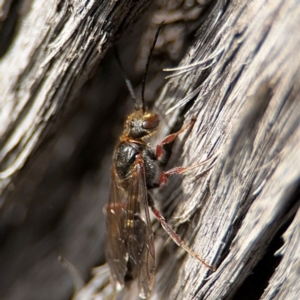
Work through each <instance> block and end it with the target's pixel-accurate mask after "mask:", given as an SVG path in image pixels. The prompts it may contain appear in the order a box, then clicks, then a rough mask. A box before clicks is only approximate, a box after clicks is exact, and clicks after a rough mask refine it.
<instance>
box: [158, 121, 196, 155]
mask: <svg viewBox="0 0 300 300" xmlns="http://www.w3.org/2000/svg"><path fill="white" fill-rule="evenodd" d="M194 123H195V119H192V121H191V122H190V123H188V124H187V125H186V126H185V127H183V128H181V129H180V130H179V131H177V132H175V133H172V134H170V135H167V136H166V137H165V138H164V139H163V140H162V141H161V142H160V143H159V144H158V145H157V146H156V159H160V158H161V157H162V156H163V155H164V149H163V146H164V145H167V144H169V143H171V142H173V141H174V140H175V139H176V137H177V136H178V135H179V134H180V133H181V132H184V131H186V130H187V129H189V128H190V127H191V126H192V125H193V124H194Z"/></svg>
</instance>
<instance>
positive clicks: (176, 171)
mask: <svg viewBox="0 0 300 300" xmlns="http://www.w3.org/2000/svg"><path fill="white" fill-rule="evenodd" d="M211 159H212V157H210V158H208V159H205V160H203V161H200V162H199V163H197V164H195V165H192V166H189V167H175V168H173V169H170V170H168V171H165V172H162V173H161V174H160V177H159V181H158V185H159V186H161V185H164V184H166V183H167V181H168V178H169V177H170V176H172V175H176V174H182V173H185V172H187V171H190V170H192V169H195V168H197V167H200V166H201V165H203V164H205V163H207V162H209V161H211Z"/></svg>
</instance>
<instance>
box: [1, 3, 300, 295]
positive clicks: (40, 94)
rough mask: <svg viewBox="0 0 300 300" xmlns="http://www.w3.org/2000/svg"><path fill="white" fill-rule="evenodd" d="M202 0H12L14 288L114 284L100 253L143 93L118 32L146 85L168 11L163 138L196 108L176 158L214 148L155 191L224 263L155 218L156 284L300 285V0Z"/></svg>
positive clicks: (211, 291)
mask: <svg viewBox="0 0 300 300" xmlns="http://www.w3.org/2000/svg"><path fill="white" fill-rule="evenodd" d="M198 2H199V3H200V1H198ZM199 3H196V2H195V3H192V2H179V1H175V0H174V1H165V2H164V1H157V2H156V3H154V4H153V5H151V6H149V4H150V1H146V0H145V1H79V0H77V1H72V2H69V1H41V0H32V1H24V2H22V1H4V2H3V4H2V7H0V11H1V14H0V16H1V17H0V22H1V23H0V39H1V41H3V42H1V46H0V55H1V60H0V76H1V77H0V78H1V81H0V91H1V93H0V94H1V96H0V107H1V109H0V118H1V125H2V126H1V128H0V131H1V135H0V137H1V139H0V140H1V147H0V166H1V171H0V192H1V198H0V201H1V220H0V228H1V231H0V238H1V246H0V247H1V248H0V265H1V268H0V278H1V280H0V295H3V296H1V299H5V300H6V299H9V300H10V299H14V300H16V299H17V300H18V299H22V300H23V299H28V300H29V299H30V300H32V299H46V300H47V299H49V300H50V299H69V298H70V297H71V295H72V294H73V296H74V299H76V300H83V299H108V298H113V296H112V295H113V293H112V287H111V286H110V285H109V271H108V268H107V267H106V266H104V267H100V268H96V269H94V270H93V272H92V273H91V269H92V268H93V267H95V266H97V265H100V264H102V263H104V262H105V258H104V234H105V216H104V215H103V213H102V207H103V206H104V205H105V203H106V202H107V199H108V196H109V180H110V165H111V155H112V151H113V146H114V144H115V143H116V141H117V139H118V135H119V134H120V132H121V128H122V120H124V118H125V117H126V114H127V113H128V112H130V110H132V109H133V104H132V103H131V102H130V100H129V101H127V100H126V99H127V98H129V97H128V96H127V95H128V92H127V91H126V88H125V87H124V80H123V79H122V76H121V75H120V71H119V69H118V66H117V64H116V62H115V58H114V57H113V55H112V53H111V52H110V51H109V48H111V46H112V45H113V44H115V42H116V41H118V43H117V49H118V50H117V51H118V53H119V56H120V57H121V60H122V62H124V69H125V70H126V73H128V74H127V75H128V77H129V78H133V83H134V84H135V85H137V82H139V83H140V82H141V76H142V75H141V74H142V73H143V71H144V69H145V67H144V66H145V61H146V59H147V55H148V53H149V49H150V47H151V41H152V39H153V37H154V35H155V31H156V30H157V27H158V26H159V24H160V23H161V22H162V21H164V22H165V24H164V26H163V29H162V32H161V34H160V36H159V39H158V42H157V45H156V48H155V51H154V54H153V59H152V62H151V65H150V74H149V80H148V81H147V84H146V99H147V102H148V103H152V108H153V110H154V111H155V112H157V113H159V115H160V117H161V124H160V130H159V132H158V134H157V135H156V136H155V137H154V138H153V145H155V144H157V143H158V141H159V140H161V139H162V137H164V136H166V135H167V134H169V133H170V132H171V131H176V130H178V129H180V128H181V127H182V126H184V125H185V124H187V123H188V122H190V120H192V119H195V123H194V124H193V126H192V127H191V128H190V129H189V130H188V131H186V132H185V133H182V134H181V135H179V136H178V138H177V140H176V141H175V143H174V145H173V146H172V149H171V153H170V159H169V160H168V162H167V165H166V169H171V168H172V167H175V166H195V165H197V163H200V162H201V161H205V160H207V159H209V160H208V161H206V162H204V163H203V164H202V165H200V166H198V167H197V168H191V169H190V171H188V172H186V173H185V174H184V175H178V176H172V177H171V178H170V180H169V183H168V185H167V186H165V187H162V188H159V189H158V190H156V191H154V192H153V198H154V200H155V203H156V206H158V207H159V208H160V210H161V212H162V214H163V215H164V216H165V218H166V219H167V221H168V224H169V225H170V226H171V227H172V228H173V229H174V230H175V231H176V232H177V233H178V235H179V236H180V237H181V238H182V239H183V240H184V241H185V242H186V243H187V244H188V245H189V246H190V247H191V248H192V249H194V250H195V251H196V252H197V253H199V254H200V255H201V257H203V259H205V261H207V262H208V263H210V264H211V265H214V266H216V271H214V272H213V271H211V270H209V269H208V268H206V267H205V266H204V265H202V264H200V263H199V261H197V260H195V259H194V258H193V257H191V256H189V255H187V254H186V253H185V252H184V251H183V250H182V249H181V248H179V247H178V246H176V245H175V244H174V242H173V241H172V240H170V239H169V238H168V236H167V234H166V233H165V232H164V231H163V230H162V229H161V227H160V226H158V224H157V223H155V222H154V226H153V230H154V231H155V240H156V269H157V275H156V285H155V287H154V290H153V293H152V297H151V299H216V300H217V299H289V300H290V299H295V300H296V299H300V284H299V279H298V278H299V275H298V274H299V266H300V260H299V253H300V243H299V240H300V237H299V235H300V228H299V227H300V214H299V179H300V126H299V123H300V99H299V98H300V80H299V78H300V55H299V49H300V35H299V26H300V21H299V20H300V6H299V5H298V3H297V1H295V0H289V1H283V0H275V1H272V2H270V1H269V2H264V1H258V0H253V1H248V2H243V1H218V2H217V1H216V2H210V3H200V4H202V5H200V4H199ZM203 4H205V5H203ZM145 12H146V13H145ZM137 18H140V21H139V22H138V23H136V24H134V25H131V24H133V23H135V21H136V19H137ZM128 28H129V29H128ZM129 31H133V34H129V33H130V32H129ZM125 33H126V35H125V36H124V34H125ZM179 61H180V63H179ZM98 65H99V68H98V69H96V67H97V66H98ZM178 65H179V67H178V68H176V67H177V66H178ZM170 67H171V69H172V67H173V69H172V70H173V71H172V72H168V73H165V74H162V72H161V70H162V69H163V68H170ZM127 70H128V72H127ZM165 75H169V78H168V80H167V81H163V80H162V78H163V76H165ZM88 78H90V80H88ZM158 90H160V92H159V93H158ZM125 95H126V96H125ZM58 257H62V258H63V262H60V261H59V260H58ZM63 266H66V269H67V270H65V269H64V268H63ZM79 274H80V275H79ZM81 277H82V278H81ZM82 280H83V281H85V282H86V285H85V286H84V287H82V286H83V283H82V282H81V281H82ZM74 286H75V287H76V290H74ZM131 293H134V291H131V290H130V291H127V290H124V291H123V292H122V294H120V296H119V297H120V298H121V299H122V298H123V299H134V298H133V296H132V294H131Z"/></svg>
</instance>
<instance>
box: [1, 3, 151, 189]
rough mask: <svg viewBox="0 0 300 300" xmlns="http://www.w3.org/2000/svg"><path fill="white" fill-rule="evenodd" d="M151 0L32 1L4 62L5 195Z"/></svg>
mask: <svg viewBox="0 0 300 300" xmlns="http://www.w3.org/2000/svg"><path fill="white" fill-rule="evenodd" d="M149 2H150V1H139V2H138V3H135V2H134V1H104V2H102V1H88V2H85V1H72V2H69V1H47V2H44V1H32V2H31V3H28V2H27V5H28V7H27V9H28V10H27V11H26V13H25V12H24V13H23V15H22V18H21V20H19V31H18V35H17V37H16V39H15V40H14V42H13V43H12V44H11V45H9V46H10V47H12V48H11V49H9V54H6V56H4V57H3V61H2V62H1V65H0V74H2V80H1V87H0V90H1V99H0V105H1V115H0V119H1V129H0V135H1V153H0V159H1V173H0V180H1V181H0V193H1V194H3V193H4V191H5V189H6V188H7V187H8V185H9V183H11V180H12V177H13V176H16V175H17V172H18V170H20V169H21V168H22V167H23V165H24V164H25V163H26V161H27V160H28V157H29V156H30V155H32V153H33V150H34V149H36V147H37V145H38V144H39V143H41V141H43V138H44V136H45V135H46V134H45V132H47V131H49V130H50V129H53V128H51V125H52V122H54V121H55V120H56V119H57V117H58V116H59V115H60V114H61V112H62V109H63V108H64V107H65V106H66V102H67V100H68V99H70V98H72V97H74V94H75V93H78V90H79V88H80V87H81V86H82V84H83V83H84V82H85V81H86V80H87V78H86V76H87V75H88V74H90V72H91V70H93V69H94V68H95V66H96V65H97V64H98V63H99V62H100V61H101V59H102V58H103V56H104V55H105V53H106V51H107V49H108V48H109V47H110V46H111V45H112V43H113V40H114V39H116V37H117V36H118V34H120V33H121V32H122V30H124V29H125V28H126V27H127V26H128V24H130V23H132V21H133V20H135V19H136V18H137V16H138V15H139V13H140V10H142V9H145V8H146V4H149ZM22 5H23V9H24V6H25V5H26V4H24V3H23V4H22ZM9 17H10V16H9V15H8V16H7V19H9ZM48 134H49V133H48Z"/></svg>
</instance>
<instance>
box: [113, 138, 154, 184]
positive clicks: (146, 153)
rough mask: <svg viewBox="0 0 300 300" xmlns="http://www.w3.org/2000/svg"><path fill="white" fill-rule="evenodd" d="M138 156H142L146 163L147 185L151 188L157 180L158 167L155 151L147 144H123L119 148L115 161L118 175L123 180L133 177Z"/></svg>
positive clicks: (116, 151)
mask: <svg viewBox="0 0 300 300" xmlns="http://www.w3.org/2000/svg"><path fill="white" fill-rule="evenodd" d="M138 154H141V156H142V159H143V162H144V167H145V176H146V184H147V186H148V187H151V186H153V183H154V181H155V180H156V177H157V173H158V166H157V161H156V157H155V154H154V151H153V150H152V149H151V148H150V147H149V146H148V145H147V144H146V143H145V144H138V143H134V142H121V143H120V144H119V145H118V146H117V148H116V150H115V154H114V159H113V161H114V164H115V167H116V171H117V174H118V176H119V178H120V179H121V180H123V179H126V178H128V176H131V175H132V173H131V172H132V166H133V165H134V163H135V160H136V157H137V155H138Z"/></svg>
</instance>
